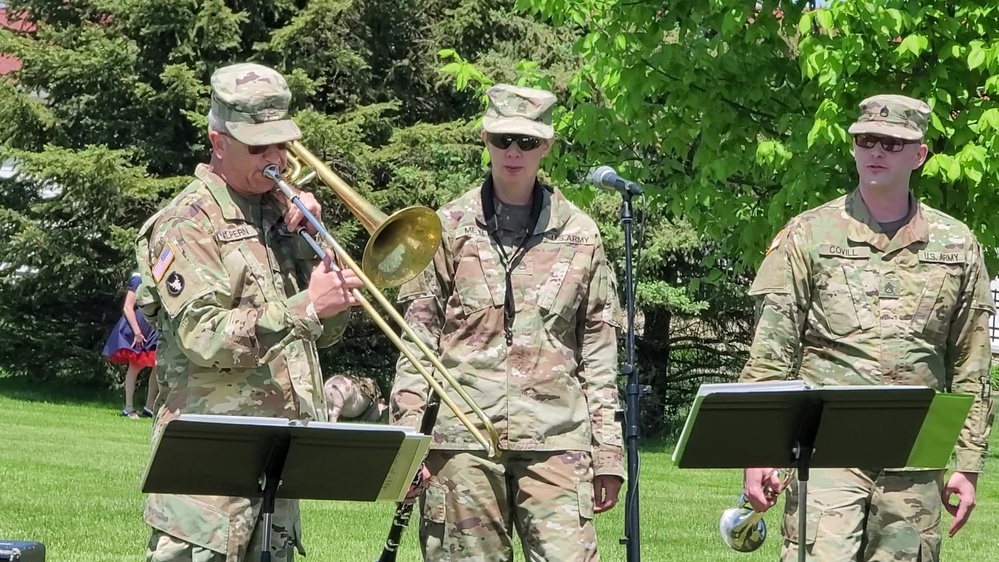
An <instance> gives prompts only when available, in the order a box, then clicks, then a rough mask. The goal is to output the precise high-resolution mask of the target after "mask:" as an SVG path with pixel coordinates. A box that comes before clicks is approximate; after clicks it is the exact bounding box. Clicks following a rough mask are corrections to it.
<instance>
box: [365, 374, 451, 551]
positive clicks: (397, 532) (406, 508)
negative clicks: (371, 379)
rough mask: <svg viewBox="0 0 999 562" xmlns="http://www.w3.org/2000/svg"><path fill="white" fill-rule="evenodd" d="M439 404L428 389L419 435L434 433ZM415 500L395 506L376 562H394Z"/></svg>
mask: <svg viewBox="0 0 999 562" xmlns="http://www.w3.org/2000/svg"><path fill="white" fill-rule="evenodd" d="M440 407H441V403H440V399H439V398H438V396H437V393H436V392H434V390H433V389H432V388H431V389H430V398H429V400H428V401H427V410H426V411H425V412H424V413H423V419H422V420H421V421H420V433H422V434H424V435H431V434H432V433H433V431H434V425H435V424H436V423H437V412H438V411H439V410H440ZM422 472H423V465H422V464H421V465H420V468H419V469H418V470H417V471H416V475H415V476H414V477H413V486H416V485H419V484H420V474H421V473H422ZM416 502H417V500H416V499H414V500H413V502H412V503H404V502H400V503H397V504H395V516H394V517H393V518H392V527H391V528H390V529H389V533H388V538H386V539H385V546H384V547H383V548H382V555H381V556H380V557H379V558H378V560H377V562H395V560H396V558H395V557H396V551H397V550H398V549H399V543H400V542H402V532H403V530H405V529H406V526H408V525H409V518H410V517H411V516H412V515H413V506H415V505H416Z"/></svg>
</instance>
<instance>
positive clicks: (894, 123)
mask: <svg viewBox="0 0 999 562" xmlns="http://www.w3.org/2000/svg"><path fill="white" fill-rule="evenodd" d="M930 111H931V110H930V106H929V105H927V104H926V103H925V102H922V101H920V100H917V99H913V98H910V97H908V96H899V95H894V94H881V95H877V96H871V97H869V98H867V99H865V100H864V101H862V102H860V117H859V118H857V122H856V123H854V124H853V125H850V129H849V132H850V134H851V135H859V134H863V133H871V134H875V135H884V136H886V137H894V138H897V139H904V140H919V139H921V138H923V135H925V134H926V124H927V122H928V121H929V118H930Z"/></svg>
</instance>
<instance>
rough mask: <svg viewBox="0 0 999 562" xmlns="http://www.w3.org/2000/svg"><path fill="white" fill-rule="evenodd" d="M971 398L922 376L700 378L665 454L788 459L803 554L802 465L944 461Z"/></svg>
mask: <svg viewBox="0 0 999 562" xmlns="http://www.w3.org/2000/svg"><path fill="white" fill-rule="evenodd" d="M973 399H974V397H973V396H970V395H956V394H937V393H936V392H935V391H934V390H933V389H931V388H929V387H925V386H827V387H821V388H810V387H807V386H805V385H804V384H803V383H801V382H800V381H780V382H775V383H770V382H766V383H732V384H706V385H702V386H701V389H700V390H698V395H697V397H696V398H695V400H694V405H693V407H692V408H691V412H690V415H689V416H688V418H687V422H686V424H685V425H684V428H683V433H682V434H681V436H680V441H679V443H678V444H677V448H676V450H675V451H674V453H673V462H674V464H675V465H676V466H678V467H679V468H747V467H773V468H795V469H797V478H798V482H799V491H800V492H799V493H800V499H799V502H798V505H799V507H798V560H801V561H804V560H805V550H806V541H805V537H806V534H805V527H806V524H807V519H806V510H807V505H808V503H807V499H808V477H809V469H810V468H813V467H814V468H861V467H871V468H875V467H882V468H902V467H912V468H944V467H945V466H946V465H947V462H948V459H949V458H950V453H951V451H952V450H953V448H954V445H955V443H956V442H957V437H958V434H959V433H960V430H961V426H962V425H963V422H964V419H965V417H966V416H967V414H968V411H969V409H970V408H971V403H972V401H973ZM872 428H876V429H875V430H872ZM733 434H737V436H739V437H741V438H736V439H733V438H732V437H733ZM754 436H758V437H757V438H754Z"/></svg>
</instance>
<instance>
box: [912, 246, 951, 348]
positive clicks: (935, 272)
mask: <svg viewBox="0 0 999 562" xmlns="http://www.w3.org/2000/svg"><path fill="white" fill-rule="evenodd" d="M962 265H963V264H943V263H928V264H922V263H921V264H920V267H921V269H922V271H917V272H915V274H914V275H913V277H914V278H916V279H921V280H923V283H924V284H923V289H922V291H920V293H919V303H918V304H917V305H916V309H915V310H914V311H913V314H912V323H911V327H912V331H914V332H916V333H924V334H928V335H939V336H941V337H946V335H947V332H948V331H949V327H950V319H951V316H952V315H953V313H954V307H955V305H956V304H957V300H958V297H959V295H960V292H961V278H962V276H963V274H964V268H963V266H962Z"/></svg>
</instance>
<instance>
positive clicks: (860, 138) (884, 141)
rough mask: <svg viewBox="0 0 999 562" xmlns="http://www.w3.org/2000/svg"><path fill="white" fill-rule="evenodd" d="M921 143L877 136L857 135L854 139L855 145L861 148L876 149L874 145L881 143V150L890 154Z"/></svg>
mask: <svg viewBox="0 0 999 562" xmlns="http://www.w3.org/2000/svg"><path fill="white" fill-rule="evenodd" d="M919 142H920V141H911V140H903V139H896V138H892V137H878V136H875V135H857V136H855V137H853V143H854V144H856V145H857V146H859V147H860V148H874V145H876V144H878V143H881V148H883V149H885V150H887V151H888V152H901V151H902V149H903V148H904V147H905V145H907V144H917V143H919Z"/></svg>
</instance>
